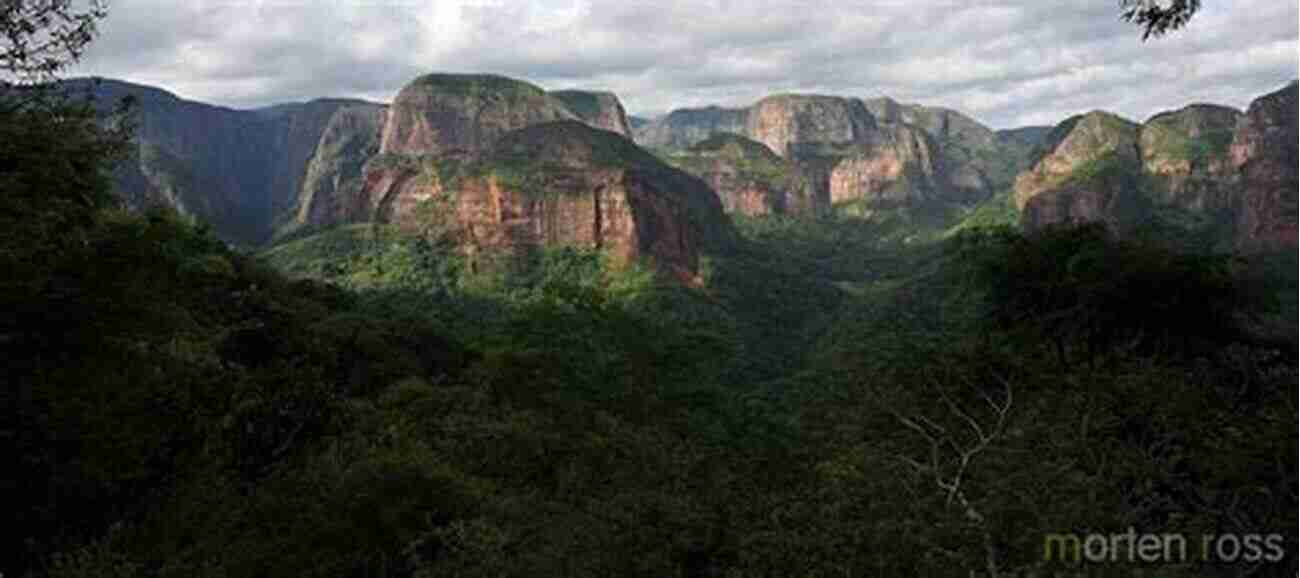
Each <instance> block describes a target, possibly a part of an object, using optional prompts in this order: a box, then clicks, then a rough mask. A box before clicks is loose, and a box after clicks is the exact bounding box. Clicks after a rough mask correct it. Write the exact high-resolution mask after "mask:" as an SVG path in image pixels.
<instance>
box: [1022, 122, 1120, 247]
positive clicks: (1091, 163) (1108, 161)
mask: <svg viewBox="0 0 1300 578" xmlns="http://www.w3.org/2000/svg"><path fill="white" fill-rule="evenodd" d="M1044 145H1045V146H1044V148H1043V154H1042V156H1041V158H1040V159H1038V161H1037V162H1036V163H1034V166H1033V168H1031V169H1030V170H1028V171H1026V172H1024V173H1022V174H1021V175H1020V176H1019V177H1017V178H1016V184H1015V201H1016V207H1017V208H1018V209H1019V211H1020V214H1021V224H1022V225H1023V226H1024V227H1026V228H1028V229H1037V228H1041V227H1043V226H1046V225H1048V224H1052V223H1063V222H1083V221H1102V222H1105V223H1107V224H1108V225H1110V226H1111V227H1112V228H1113V229H1116V230H1121V229H1125V228H1127V227H1128V226H1130V225H1131V224H1132V220H1131V218H1132V217H1133V214H1132V211H1133V210H1134V209H1133V207H1134V206H1135V205H1136V204H1137V203H1139V202H1140V200H1141V199H1139V198H1138V196H1139V193H1138V186H1139V179H1140V174H1141V161H1140V158H1141V157H1140V154H1139V151H1138V125H1137V124H1134V123H1132V122H1130V121H1128V120H1125V119H1123V118H1120V117H1118V116H1115V115H1113V114H1110V113H1108V112H1102V111H1093V112H1090V113H1088V114H1085V115H1081V116H1075V117H1072V118H1070V119H1068V120H1066V121H1065V122H1062V123H1061V124H1059V125H1057V126H1056V128H1055V129H1054V130H1053V131H1052V133H1051V134H1050V135H1048V137H1047V140H1046V142H1045V143H1044Z"/></svg>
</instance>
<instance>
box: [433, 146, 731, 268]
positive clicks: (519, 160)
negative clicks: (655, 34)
mask: <svg viewBox="0 0 1300 578" xmlns="http://www.w3.org/2000/svg"><path fill="white" fill-rule="evenodd" d="M454 179H455V180H454V185H453V184H452V182H453V181H452V180H451V179H449V180H448V181H447V182H437V183H436V184H433V185H432V186H428V187H427V188H425V189H424V192H425V194H424V195H423V198H426V199H428V200H429V202H430V203H432V204H435V206H436V207H437V208H436V209H434V211H433V212H434V214H435V215H436V214H442V215H454V219H455V223H453V226H454V228H455V230H456V231H457V232H456V235H457V236H458V237H459V238H460V239H461V243H462V246H463V247H464V248H465V249H466V250H467V251H468V253H469V255H470V256H471V263H472V265H471V266H474V267H481V266H482V264H483V263H490V262H492V261H493V260H496V259H498V258H500V257H506V258H519V257H522V256H525V255H526V254H527V253H528V252H530V251H535V250H538V249H541V248H543V247H553V246H571V247H580V248H588V249H605V250H607V251H609V253H610V254H611V255H612V256H613V257H614V258H615V260H616V261H617V262H618V263H621V264H623V265H628V264H632V263H634V262H637V261H639V260H641V259H647V258H648V259H649V260H650V261H652V262H653V264H654V266H655V267H656V268H657V269H658V270H659V271H661V272H663V273H666V274H668V275H670V276H672V277H675V278H677V279H678V280H681V281H683V282H686V283H696V282H698V279H699V277H698V276H699V257H700V254H701V252H702V250H703V248H704V247H705V246H711V247H717V246H719V244H720V243H722V242H725V238H726V235H727V232H728V231H729V230H730V224H729V222H728V220H727V218H726V216H725V215H724V214H723V211H722V206H721V205H720V204H719V202H718V198H717V196H716V195H715V194H714V193H713V191H712V190H711V189H710V188H709V187H708V185H706V184H705V183H704V182H702V181H700V180H699V179H696V178H694V177H691V176H690V175H687V174H686V173H683V172H681V171H678V170H676V169H673V168H671V167H669V166H667V165H665V164H663V163H662V162H660V161H659V160H658V159H656V158H655V157H654V156H653V155H651V154H649V153H647V152H646V151H644V150H642V149H641V148H640V147H638V146H636V145H635V144H634V143H632V141H630V140H628V139H626V138H624V137H623V136H621V135H619V134H617V133H613V132H610V131H605V130H600V129H597V128H593V127H591V126H589V125H586V124H583V123H580V122H577V121H571V120H570V121H559V122H551V123H543V124H537V125H532V126H529V127H526V128H523V129H520V130H516V131H514V132H511V133H508V134H506V135H505V136H503V137H502V138H501V139H500V140H499V142H498V143H497V144H496V145H495V146H494V147H493V148H492V150H491V151H489V152H488V153H487V154H485V155H483V156H482V157H480V158H477V159H474V160H473V161H471V162H470V163H469V164H468V165H466V166H465V167H464V168H463V170H461V171H460V172H459V173H458V174H457V175H456V177H454ZM413 217H414V220H415V223H414V224H416V225H417V226H418V225H419V224H421V223H420V222H419V221H420V220H421V219H422V218H424V217H421V216H419V215H413ZM434 218H436V217H434ZM408 222H409V220H408Z"/></svg>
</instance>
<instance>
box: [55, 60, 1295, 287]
mask: <svg viewBox="0 0 1300 578" xmlns="http://www.w3.org/2000/svg"><path fill="white" fill-rule="evenodd" d="M67 84H68V86H70V87H72V88H74V89H75V90H77V91H81V90H91V91H93V92H94V94H95V95H96V97H97V99H98V101H99V102H100V103H103V105H104V106H105V107H107V106H110V105H111V104H112V103H113V102H114V101H116V100H117V99H119V98H120V97H123V96H127V95H131V96H134V97H135V99H136V101H137V103H138V113H139V116H138V119H137V126H138V132H137V139H136V140H137V146H136V147H135V149H134V151H133V154H132V156H131V158H130V159H129V162H126V163H124V164H123V165H122V166H121V167H120V168H119V169H118V173H117V183H118V187H119V190H120V193H121V196H122V198H123V199H125V201H126V202H127V204H128V205H129V206H132V207H143V206H147V205H151V204H165V205H169V206H173V207H175V208H176V209H177V210H179V211H181V212H182V213H186V214H190V215H194V216H196V217H199V218H202V219H205V220H207V221H209V222H210V223H211V224H212V225H213V226H214V228H215V229H216V231H217V232H218V233H219V234H220V235H221V236H222V237H224V238H226V239H227V240H230V241H233V242H236V243H240V244H244V245H264V244H267V243H270V242H273V241H275V240H276V239H281V238H284V237H286V236H289V235H298V234H301V232H302V231H305V230H315V229H319V228H325V227H329V226H333V225H338V224H346V223H358V222H370V221H385V222H394V223H399V224H402V225H404V226H407V227H414V228H421V227H428V226H432V225H431V224H433V223H441V224H442V225H447V224H448V223H451V224H454V225H455V226H456V228H457V231H458V234H460V235H461V237H462V239H463V242H464V243H465V245H466V246H467V247H472V248H475V250H479V249H492V250H491V251H483V254H485V255H486V254H488V253H493V252H499V251H498V250H501V249H503V248H504V249H510V250H515V249H518V248H519V247H524V246H529V245H535V244H545V243H562V244H563V243H570V244H580V245H587V246H601V247H616V248H618V251H620V252H621V253H622V254H624V255H625V256H627V257H636V256H641V255H651V256H654V257H656V259H657V261H658V262H662V263H664V264H665V265H664V266H665V267H667V268H668V269H671V270H673V271H674V272H675V274H677V275H678V276H679V277H683V278H690V277H691V276H692V275H693V274H694V272H693V271H694V265H693V263H694V259H695V257H694V254H695V251H696V245H697V244H698V243H701V242H706V240H707V239H711V238H714V237H719V238H720V237H726V236H727V235H728V233H726V232H725V231H726V230H729V229H728V227H729V226H730V225H729V223H728V222H727V221H728V219H727V217H726V216H725V215H724V214H723V211H724V210H725V211H727V212H733V213H740V214H748V215H756V214H770V213H789V214H809V215H812V214H824V213H827V212H830V211H842V210H849V211H854V212H857V213H861V214H871V213H873V212H877V211H885V210H891V209H894V208H898V207H929V208H939V209H944V210H951V212H952V213H953V214H963V213H964V212H969V211H971V210H973V209H974V208H977V207H979V206H981V205H986V204H989V203H1004V204H1006V205H1008V206H1014V210H1015V218H1017V219H1019V221H1020V223H1021V224H1022V225H1023V226H1025V227H1028V228H1037V227H1042V226H1045V225H1047V224H1050V223H1055V222H1062V221H1094V220H1099V221H1104V222H1107V223H1108V224H1110V225H1111V226H1112V227H1113V228H1114V229H1115V230H1117V231H1121V232H1123V231H1130V230H1136V229H1138V228H1141V226H1142V225H1143V223H1145V222H1148V221H1151V220H1152V216H1153V215H1156V214H1160V215H1175V218H1172V219H1166V220H1170V221H1173V222H1177V223H1178V224H1180V226H1186V227H1189V228H1190V229H1189V230H1191V229H1194V230H1195V231H1197V232H1198V234H1199V233H1204V234H1205V235H1207V236H1208V237H1210V238H1212V240H1211V241H1210V242H1209V244H1210V245H1212V246H1214V247H1216V248H1219V249H1236V250H1242V251H1266V250H1275V249H1282V248H1290V249H1292V250H1294V248H1295V247H1296V190H1297V183H1296V167H1297V160H1296V144H1297V137H1296V134H1297V130H1296V110H1297V98H1296V83H1295V82H1292V83H1291V84H1289V85H1287V86H1286V87H1285V88H1282V89H1281V90H1279V91H1277V92H1274V93H1272V94H1269V95H1265V96H1262V97H1260V98H1259V99H1257V100H1256V101H1255V102H1254V103H1253V104H1252V105H1251V106H1250V108H1249V110H1247V111H1244V112H1243V111H1238V110H1235V109H1231V108H1227V107H1221V106H1213V105H1192V106H1188V107H1186V108H1183V109H1179V110H1176V111H1170V112H1166V113H1161V114H1158V115H1155V116H1153V117H1152V118H1151V119H1149V120H1147V121H1146V122H1145V123H1142V124H1138V123H1134V122H1132V121H1129V120H1126V119H1123V118H1120V117H1118V116H1116V115H1113V114H1110V113H1106V112H1103V111H1095V112H1091V113H1088V114H1084V115H1080V116H1076V117H1072V118H1069V119H1066V120H1064V121H1062V122H1061V123H1059V124H1058V125H1056V126H1055V127H1024V128H1019V129H1013V130H1003V131H994V130H992V129H990V128H988V127H986V126H984V125H982V124H980V123H979V122H977V121H975V120H974V119H972V118H970V117H969V116H966V115H964V114H962V113H960V112H958V111H955V110H950V109H945V108H938V107H927V106H920V105H914V104H906V103H899V102H896V101H893V100H891V99H888V98H877V99H871V100H863V99H858V98H848V97H841V96H828V95H811V94H780V95H773V96H769V97H766V98H763V99H761V100H759V101H758V102H756V103H754V104H753V105H751V106H749V107H746V108H721V107H705V108H694V109H680V110H675V111H672V112H671V113H669V114H666V115H664V116H661V117H658V118H654V119H640V118H636V117H628V116H627V114H626V113H625V111H624V110H623V106H622V104H621V103H620V102H619V100H618V98H617V96H615V95H613V94H610V93H600V92H585V91H555V92H547V91H545V90H543V89H541V88H539V87H537V86H534V85H532V84H530V83H527V82H524V81H520V80H515V79H510V78H505V77H500V76H493V75H455V74H431V75H426V76H423V77H420V78H418V79H415V80H413V81H412V82H411V83H409V84H408V85H407V86H406V87H405V88H403V89H402V91H401V92H400V93H399V94H398V96H397V97H396V98H395V99H394V101H393V103H391V104H380V103H372V102H365V101H359V100H347V99H319V100H313V101H310V102H303V103H288V104H280V105H275V106H270V107H266V108H260V109H254V110H232V109H229V108H223V107H219V106H213V105H209V104H204V103H200V102H194V101H188V100H184V99H181V98H178V97H176V96H175V95H173V94H171V93H168V92H166V91H164V90H161V89H158V88H153V87H148V86H141V85H135V84H129V83H125V82H120V81H114V80H99V81H93V80H90V79H75V80H69V81H67ZM634 143H635V144H634Z"/></svg>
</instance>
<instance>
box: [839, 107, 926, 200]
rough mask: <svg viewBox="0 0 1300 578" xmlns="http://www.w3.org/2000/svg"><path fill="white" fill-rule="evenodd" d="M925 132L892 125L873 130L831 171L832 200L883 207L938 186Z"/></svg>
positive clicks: (922, 195) (920, 196) (923, 194)
mask: <svg viewBox="0 0 1300 578" xmlns="http://www.w3.org/2000/svg"><path fill="white" fill-rule="evenodd" d="M937 177H938V175H937V174H936V171H935V166H934V160H933V157H932V151H931V148H930V146H929V142H928V141H927V140H926V138H925V135H924V134H923V133H922V132H921V131H920V130H919V129H915V128H913V127H910V126H904V125H895V126H892V127H889V128H887V129H885V130H881V131H879V132H875V133H872V134H871V135H870V139H869V141H868V143H867V144H866V145H864V146H863V147H862V152H861V153H860V154H858V155H855V156H852V157H849V158H847V159H844V160H843V161H840V162H839V164H837V165H836V166H835V168H834V169H833V170H832V171H831V174H830V200H831V203H832V204H840V203H846V202H854V201H866V202H867V203H868V204H870V205H873V206H876V207H880V208H886V207H896V206H900V205H904V204H907V203H911V202H917V201H924V200H926V199H927V198H928V197H930V196H932V195H933V194H934V192H935V191H936V190H937V189H938V186H937V183H936V179H937Z"/></svg>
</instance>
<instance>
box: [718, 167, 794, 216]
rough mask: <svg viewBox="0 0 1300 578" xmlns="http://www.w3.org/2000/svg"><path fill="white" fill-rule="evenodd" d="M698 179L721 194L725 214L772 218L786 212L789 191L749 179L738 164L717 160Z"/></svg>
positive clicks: (719, 198) (720, 199)
mask: <svg viewBox="0 0 1300 578" xmlns="http://www.w3.org/2000/svg"><path fill="white" fill-rule="evenodd" d="M698 176H699V177H700V178H701V179H703V180H704V182H705V183H708V185H709V187H710V188H712V189H713V190H714V191H715V192H717V194H718V200H719V201H721V202H722V208H723V210H725V211H727V212H728V213H738V214H741V215H747V216H757V215H769V214H773V213H781V212H784V211H785V210H786V204H787V203H786V193H785V191H778V190H774V189H773V188H772V187H770V186H769V185H767V184H766V183H763V182H760V181H757V180H754V179H749V178H745V177H744V176H743V175H742V174H741V171H740V170H739V169H738V168H737V167H736V165H735V163H733V162H730V161H728V160H726V159H722V158H715V159H713V162H712V163H710V164H709V165H708V166H707V167H706V168H705V169H704V170H702V171H700V172H699V173H698Z"/></svg>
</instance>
